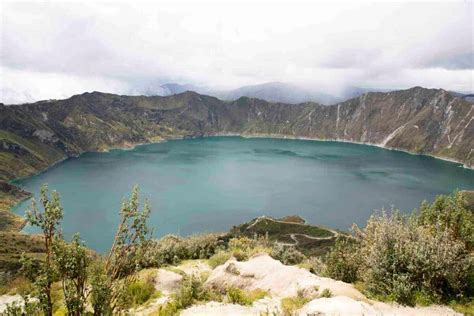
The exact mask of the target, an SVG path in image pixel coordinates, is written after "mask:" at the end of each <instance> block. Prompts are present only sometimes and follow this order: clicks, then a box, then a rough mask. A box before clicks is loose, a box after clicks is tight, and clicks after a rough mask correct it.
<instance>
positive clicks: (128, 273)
mask: <svg viewBox="0 0 474 316" xmlns="http://www.w3.org/2000/svg"><path fill="white" fill-rule="evenodd" d="M139 207H140V203H139V200H138V187H137V186H135V187H134V188H133V191H132V195H131V197H130V199H129V200H125V201H123V203H122V208H121V210H120V218H121V219H120V224H119V226H118V228H117V232H116V234H115V238H114V242H113V245H112V248H111V250H110V252H109V254H108V255H107V258H106V260H105V262H104V267H103V268H102V267H98V268H97V270H96V272H97V273H102V275H101V276H95V277H94V280H93V282H91V285H92V297H91V301H92V302H91V303H92V305H93V307H94V309H95V310H94V312H95V313H99V312H103V309H104V306H106V309H107V312H110V311H112V312H118V311H120V310H122V309H123V306H121V305H120V304H119V303H120V297H121V296H122V295H123V293H124V292H126V291H127V287H126V286H127V285H128V284H130V283H132V282H134V281H135V278H136V274H135V272H136V271H137V270H138V269H139V268H140V263H141V262H142V258H143V256H144V254H145V253H146V251H147V247H148V246H149V244H150V241H149V238H150V235H151V232H150V230H149V228H148V226H147V224H146V222H147V220H148V217H149V213H150V208H149V207H148V203H145V205H144V207H143V210H142V211H140V210H139ZM99 299H100V300H99Z"/></svg>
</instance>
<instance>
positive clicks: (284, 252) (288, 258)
mask: <svg viewBox="0 0 474 316" xmlns="http://www.w3.org/2000/svg"><path fill="white" fill-rule="evenodd" d="M271 256H272V257H273V258H275V259H277V260H279V261H281V262H282V263H283V264H287V265H294V264H299V263H301V262H303V260H305V259H306V256H305V255H304V254H302V253H301V252H299V251H298V250H296V248H295V247H294V246H285V245H281V244H276V245H275V246H274V247H273V250H272V252H271Z"/></svg>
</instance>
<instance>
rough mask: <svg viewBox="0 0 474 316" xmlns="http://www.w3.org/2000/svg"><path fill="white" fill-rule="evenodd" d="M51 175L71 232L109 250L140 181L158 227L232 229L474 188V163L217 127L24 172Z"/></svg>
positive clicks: (365, 212) (158, 230)
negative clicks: (209, 133)
mask: <svg viewBox="0 0 474 316" xmlns="http://www.w3.org/2000/svg"><path fill="white" fill-rule="evenodd" d="M45 182H46V183H48V184H49V186H50V188H51V189H56V190H57V191H59V193H60V194H61V198H62V202H63V206H64V210H65V212H64V219H63V231H64V233H65V235H66V236H71V235H72V234H73V233H75V232H80V233H81V236H82V237H83V239H85V241H86V243H87V245H89V246H90V247H92V248H94V249H96V250H99V251H104V250H106V249H108V248H109V246H110V244H111V241H112V237H113V234H114V232H115V228H116V225H117V223H118V211H119V209H120V203H121V199H122V198H123V197H126V196H128V195H129V193H130V190H131V188H132V186H133V185H134V184H138V185H139V186H140V188H141V197H143V198H145V197H146V198H148V199H149V201H150V204H151V208H152V213H151V217H150V224H151V226H153V227H154V229H155V236H157V237H159V236H162V235H164V234H167V233H175V234H181V235H188V234H192V233H198V232H209V231H225V230H228V229H229V228H230V227H232V225H235V224H239V223H241V222H243V221H247V220H249V219H252V218H254V217H256V216H259V215H262V214H266V215H272V216H276V217H278V216H284V215H287V214H300V215H301V216H303V217H304V218H306V219H307V220H308V221H309V222H310V223H315V224H321V225H326V226H331V227H335V228H339V229H344V230H345V229H348V228H350V226H351V225H352V223H357V224H359V225H361V224H364V223H365V222H366V220H367V218H368V217H369V216H370V214H371V213H372V212H373V210H374V209H381V208H382V207H385V208H390V207H391V206H392V205H393V206H395V207H397V208H400V209H401V210H403V211H411V210H412V209H413V208H415V207H417V206H418V205H419V203H420V201H421V200H423V199H428V200H431V199H433V197H434V196H435V195H436V194H440V193H449V192H451V191H452V190H454V189H474V171H472V170H467V169H464V168H461V167H459V165H458V164H454V163H450V162H446V161H442V160H438V159H434V158H430V157H426V156H414V155H409V154H406V153H402V152H396V151H390V150H384V149H380V148H377V147H371V146H364V145H356V144H348V143H337V142H318V141H305V140H282V139H245V138H240V137H210V138H201V139H189V140H176V141H169V142H166V143H161V144H152V145H143V146H138V147H136V148H135V149H133V150H113V151H111V152H108V153H88V154H85V155H82V156H80V157H79V158H71V159H68V160H66V161H64V162H62V163H60V164H58V165H56V166H54V167H52V168H51V169H49V170H48V171H46V172H44V173H41V174H39V175H36V176H33V177H30V178H27V179H23V180H20V181H17V183H18V184H19V185H20V186H21V187H23V188H25V189H26V190H28V191H30V192H34V193H35V194H37V193H38V191H39V187H40V185H41V184H42V183H45ZM29 203H30V202H29V201H25V202H23V203H22V204H20V205H18V206H17V207H16V209H15V211H16V212H17V213H20V214H23V213H24V211H25V209H26V208H27V206H28V205H29ZM26 230H29V231H31V228H28V227H27V228H26Z"/></svg>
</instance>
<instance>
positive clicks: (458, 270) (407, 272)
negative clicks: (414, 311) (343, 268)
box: [358, 213, 472, 304]
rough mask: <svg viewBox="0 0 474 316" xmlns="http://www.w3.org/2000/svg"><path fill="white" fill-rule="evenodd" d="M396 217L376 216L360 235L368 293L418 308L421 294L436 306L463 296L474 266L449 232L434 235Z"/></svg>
mask: <svg viewBox="0 0 474 316" xmlns="http://www.w3.org/2000/svg"><path fill="white" fill-rule="evenodd" d="M418 225H419V224H418V223H417V222H416V221H413V220H410V219H408V218H407V217H405V216H401V215H398V214H396V213H395V214H392V215H387V214H385V213H384V214H382V215H381V216H372V217H371V218H370V219H369V221H368V223H367V226H366V228H365V229H364V230H362V231H358V239H359V240H360V249H359V251H358V253H359V256H360V258H363V260H362V262H361V266H360V270H359V273H360V277H361V279H362V280H364V281H365V282H366V283H367V288H368V290H369V291H370V292H372V293H374V294H376V295H378V294H381V295H387V296H392V297H393V298H394V300H396V301H397V302H401V303H405V304H414V303H415V294H416V293H417V291H422V292H424V293H428V294H430V295H432V296H433V297H434V298H435V300H436V301H442V300H446V299H449V298H452V297H456V296H459V295H463V294H465V290H466V289H467V285H468V284H467V283H466V281H467V280H468V271H469V270H470V266H471V265H472V260H469V257H468V256H466V246H465V244H464V243H463V242H462V241H461V240H456V239H454V238H453V235H452V233H451V231H450V230H449V229H441V228H439V229H438V230H435V229H433V228H432V227H430V226H429V225H421V226H418Z"/></svg>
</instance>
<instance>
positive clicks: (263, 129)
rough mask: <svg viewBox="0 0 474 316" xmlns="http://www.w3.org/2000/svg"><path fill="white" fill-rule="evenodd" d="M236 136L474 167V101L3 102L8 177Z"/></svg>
mask: <svg viewBox="0 0 474 316" xmlns="http://www.w3.org/2000/svg"><path fill="white" fill-rule="evenodd" d="M228 134H232V135H244V136H273V137H290V138H309V139H322V140H338V141H348V142H358V143H366V144H373V145H377V146H382V147H387V148H394V149H399V150H405V151H409V152H412V153H418V154H427V155H433V156H436V157H440V158H444V159H450V160H454V161H458V162H461V163H463V164H465V165H466V166H468V167H473V166H474V149H473V148H474V105H473V104H471V103H468V102H467V101H465V100H463V99H462V98H458V97H455V96H453V95H452V94H450V93H448V92H446V91H444V90H435V89H424V88H420V87H416V88H412V89H408V90H402V91H394V92H388V93H367V94H364V95H362V96H360V97H358V98H354V99H351V100H348V101H345V102H342V103H339V104H335V105H331V106H323V105H320V104H317V103H301V104H296V105H290V104H283V103H269V102H266V101H263V100H259V99H250V98H246V97H243V98H240V99H238V100H236V101H221V100H219V99H217V98H214V97H209V96H205V95H199V94H197V93H194V92H185V93H182V94H178V95H173V96H168V97H159V96H154V97H143V96H133V97H132V96H119V95H113V94H106V93H99V92H93V93H84V94H81V95H76V96H73V97H71V98H69V99H66V100H57V101H43V102H37V103H32V104H23V105H10V106H5V105H1V106H0V151H1V152H2V155H1V156H0V162H1V167H0V179H3V180H10V179H14V178H17V177H22V176H27V175H31V174H32V173H34V172H37V171H38V170H41V169H43V168H46V167H47V166H49V165H51V164H53V163H55V162H57V161H60V160H61V159H64V158H67V157H70V156H76V155H79V154H81V153H83V152H86V151H102V150H107V149H109V148H113V147H124V146H131V145H133V144H137V143H146V142H156V141H159V140H163V139H170V138H176V137H199V136H208V135H228ZM12 161H14V163H13V162H12Z"/></svg>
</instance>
